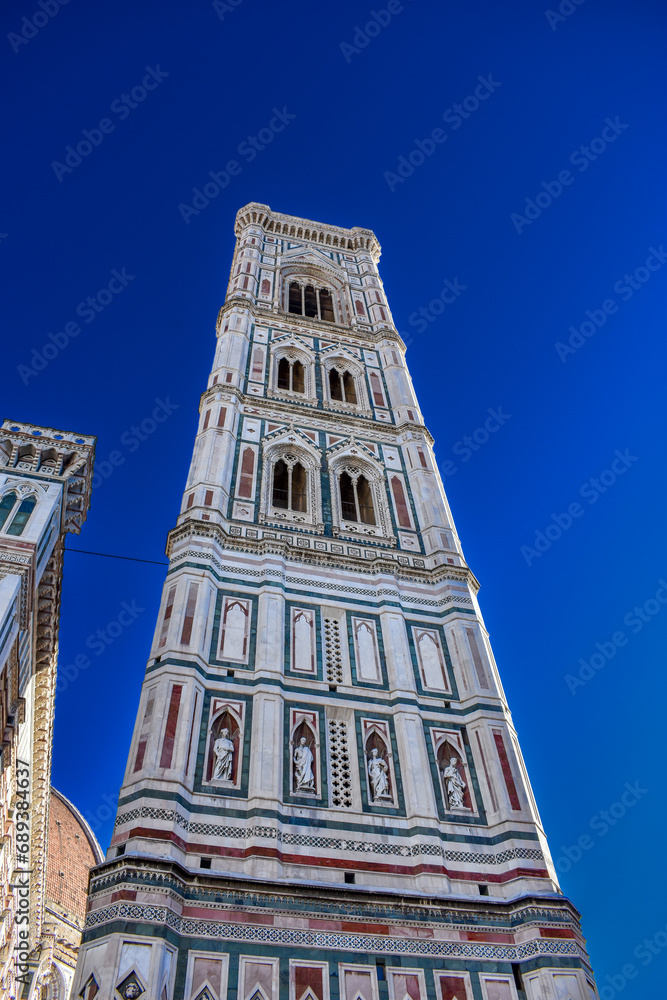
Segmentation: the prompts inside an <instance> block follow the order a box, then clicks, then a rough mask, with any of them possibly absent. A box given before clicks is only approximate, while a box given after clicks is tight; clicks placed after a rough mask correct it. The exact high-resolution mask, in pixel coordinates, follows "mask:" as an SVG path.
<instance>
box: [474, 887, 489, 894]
mask: <svg viewBox="0 0 667 1000" xmlns="http://www.w3.org/2000/svg"><path fill="white" fill-rule="evenodd" d="M477 888H478V889H479V894H480V896H488V895H489V887H488V885H478V886H477Z"/></svg>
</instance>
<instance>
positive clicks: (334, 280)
mask: <svg viewBox="0 0 667 1000" xmlns="http://www.w3.org/2000/svg"><path fill="white" fill-rule="evenodd" d="M236 237H237V242H236V248H235V252H234V259H233V263H232V270H231V276H230V279H229V285H228V289H227V296H226V299H225V304H224V306H223V307H222V309H221V310H220V313H219V316H218V321H217V327H216V333H217V346H216V352H215V359H214V363H213V367H212V370H211V374H210V377H209V379H208V384H207V387H206V389H205V391H204V393H203V395H202V397H201V405H200V417H199V427H198V432H197V437H196V441H195V446H194V452H193V458H192V463H191V467H190V472H189V475H188V479H187V485H186V489H185V492H184V495H183V501H182V506H181V512H180V514H179V516H178V520H177V523H176V527H175V528H174V529H173V530H172V531H171V533H170V536H169V541H168V548H167V551H168V556H169V561H170V566H169V570H168V573H167V579H166V582H165V585H164V591H163V596H162V604H161V609H160V613H159V618H158V622H157V625H156V631H155V636H154V641H153V647H152V650H151V655H150V658H149V661H148V665H147V668H146V675H145V679H144V684H143V688H142V694H141V701H140V705H139V708H138V713H137V722H136V727H135V731H134V736H133V741H132V745H131V747H130V751H129V757H128V763H127V770H126V774H125V778H124V783H123V787H122V790H121V793H120V799H119V805H118V814H117V818H116V825H115V832H114V836H113V839H112V841H111V846H110V848H109V851H108V853H107V858H106V861H105V862H104V863H103V864H102V865H100V866H99V867H97V868H96V869H94V871H93V873H92V876H91V883H90V894H89V912H88V916H87V920H86V929H85V932H84V939H83V945H82V948H81V951H80V955H79V963H78V968H77V973H76V978H75V984H74V990H73V995H74V996H76V997H82V998H83V1000H93V998H94V997H98V1000H133V998H139V997H144V998H145V1000H149V998H150V1000H228V998H229V1000H592V998H594V997H596V996H597V993H596V991H595V986H594V981H593V976H592V972H591V969H590V964H589V960H588V957H587V954H586V950H585V943H584V940H583V938H582V934H581V928H580V924H579V915H578V913H577V911H576V909H575V908H574V906H573V905H572V904H571V903H570V902H569V901H568V900H567V899H566V898H565V897H564V896H563V895H562V893H561V891H560V889H559V886H558V882H557V878H556V873H555V871H554V868H553V864H552V862H551V859H550V855H549V850H548V847H547V842H546V838H545V835H544V831H543V828H542V825H541V822H540V817H539V814H538V811H537V807H536V804H535V801H534V798H533V794H532V791H531V788H530V783H529V780H528V777H527V774H526V769H525V766H524V763H523V760H522V756H521V751H520V748H519V744H518V741H517V736H516V733H515V730H514V728H513V725H512V719H511V715H510V712H509V709H508V707H507V703H506V700H505V697H504V694H503V689H502V685H501V681H500V677H499V675H498V670H497V667H496V664H495V661H494V658H493V654H492V652H491V647H490V645H489V640H488V635H487V632H486V629H485V627H484V622H483V619H482V615H481V612H480V609H479V605H478V602H477V590H478V584H477V581H476V579H475V577H474V576H473V574H472V572H471V570H470V569H469V568H468V566H467V564H466V561H465V558H464V555H463V551H462V548H461V545H460V542H459V539H458V536H457V533H456V529H455V526H454V522H453V519H452V515H451V512H450V509H449V506H448V503H447V499H446V497H445V493H444V489H443V485H442V480H441V478H440V475H439V472H438V468H437V465H436V462H435V457H434V452H433V440H432V438H431V435H430V434H429V432H428V430H427V429H426V427H425V425H424V421H423V418H422V414H421V411H420V408H419V404H418V402H417V399H416V397H415V393H414V390H413V387H412V382H411V379H410V375H409V372H408V369H407V367H406V362H405V346H404V344H403V342H402V341H401V338H400V336H399V334H398V333H397V331H396V328H395V326H394V324H393V321H392V317H391V312H390V310H389V306H388V304H387V300H386V298H385V294H384V290H383V286H382V282H381V280H380V277H379V274H378V269H377V262H378V259H379V256H380V247H379V245H378V242H377V239H376V238H375V236H374V234H373V233H372V232H370V231H369V230H365V229H359V228H353V229H342V228H339V227H336V226H330V225H322V224H319V223H314V222H310V221H308V220H305V219H299V218H295V217H291V216H286V215H282V214H279V213H276V212H273V211H271V210H270V209H269V208H268V207H267V206H265V205H259V204H254V203H253V204H250V205H247V206H246V207H245V208H243V209H241V211H240V212H239V213H238V215H237V219H236Z"/></svg>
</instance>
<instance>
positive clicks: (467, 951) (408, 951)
mask: <svg viewBox="0 0 667 1000" xmlns="http://www.w3.org/2000/svg"><path fill="white" fill-rule="evenodd" d="M115 920H140V921H142V922H144V923H152V924H158V925H166V926H167V927H169V928H170V929H172V930H174V931H175V932H176V933H177V934H182V935H186V936H191V937H194V938H218V939H222V940H226V941H247V942H259V943H262V944H270V945H287V946H289V947H301V948H318V949H319V948H327V949H329V950H332V951H347V952H350V951H356V952H370V953H373V954H377V953H381V952H385V953H386V954H390V955H426V956H434V957H436V958H469V959H476V960H478V961H486V962H498V961H500V962H517V961H523V960H525V959H528V958H533V957H536V956H538V955H572V956H574V957H576V958H585V956H584V954H583V952H582V950H581V949H580V948H579V946H578V945H577V943H576V942H575V941H572V940H562V939H559V940H550V939H549V938H539V939H537V940H533V941H526V942H524V943H523V944H518V945H513V944H491V943H486V942H474V941H437V940H433V939H424V938H404V937H400V938H399V937H396V938H392V937H387V936H386V935H379V934H344V933H341V932H339V931H335V932H334V931H315V930H307V929H305V928H303V929H302V928H292V927H270V926H267V925H263V926H253V925H251V924H228V923H222V922H218V921H214V920H205V919H201V918H199V919H197V918H193V917H179V916H178V914H176V913H174V912H173V910H171V909H169V908H168V907H166V906H150V905H145V904H141V903H125V902H118V903H112V904H111V905H110V906H105V907H102V908H101V909H99V910H93V911H91V912H90V913H89V914H88V916H87V917H86V927H87V928H91V927H99V926H100V925H101V924H106V923H110V922H111V921H115Z"/></svg>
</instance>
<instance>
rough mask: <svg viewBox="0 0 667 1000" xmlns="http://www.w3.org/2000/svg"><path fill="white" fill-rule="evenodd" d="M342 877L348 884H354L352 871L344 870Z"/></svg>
mask: <svg viewBox="0 0 667 1000" xmlns="http://www.w3.org/2000/svg"><path fill="white" fill-rule="evenodd" d="M343 878H344V879H345V881H346V882H347V883H348V885H354V872H345V873H344V875H343Z"/></svg>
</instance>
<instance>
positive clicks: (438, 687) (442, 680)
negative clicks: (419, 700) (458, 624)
mask: <svg viewBox="0 0 667 1000" xmlns="http://www.w3.org/2000/svg"><path fill="white" fill-rule="evenodd" d="M412 635H413V638H414V644H415V650H416V652H417V662H418V663H419V673H420V675H421V681H422V684H423V686H424V687H425V688H430V689H431V690H432V691H442V692H444V693H446V694H448V693H450V690H451V689H450V686H449V680H448V678H447V668H446V665H445V657H444V654H443V651H442V645H441V642H440V636H439V634H438V632H437V631H436V630H435V629H425V628H417V627H415V626H413V628H412Z"/></svg>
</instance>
